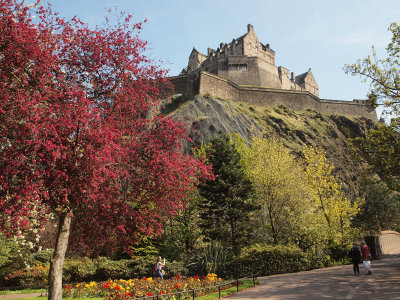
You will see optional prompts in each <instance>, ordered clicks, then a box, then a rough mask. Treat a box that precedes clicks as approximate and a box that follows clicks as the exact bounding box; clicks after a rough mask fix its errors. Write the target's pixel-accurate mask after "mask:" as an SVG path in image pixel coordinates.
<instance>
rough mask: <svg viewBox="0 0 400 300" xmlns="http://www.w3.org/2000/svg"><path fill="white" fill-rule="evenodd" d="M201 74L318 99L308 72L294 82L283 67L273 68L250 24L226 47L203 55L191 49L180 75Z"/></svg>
mask: <svg viewBox="0 0 400 300" xmlns="http://www.w3.org/2000/svg"><path fill="white" fill-rule="evenodd" d="M201 71H206V72H209V73H211V74H215V75H217V76H220V77H222V78H225V79H228V80H230V81H232V82H233V83H235V84H237V85H251V86H260V87H267V88H275V89H284V90H303V91H309V92H310V93H312V94H314V95H315V96H317V97H318V93H319V92H318V85H317V82H316V80H315V78H314V76H313V75H312V73H311V70H309V71H308V72H306V73H304V74H301V75H299V76H297V77H295V78H294V75H293V76H291V75H290V71H289V70H288V69H286V68H284V67H281V66H280V67H277V66H275V52H274V51H273V50H272V49H271V48H270V45H269V44H265V45H264V44H262V43H261V42H260V41H259V39H258V37H257V35H256V33H255V31H254V27H253V25H251V24H248V25H247V33H245V34H244V35H242V36H240V37H238V38H236V39H233V40H232V41H231V42H230V43H220V44H219V47H218V48H217V49H216V50H214V49H212V48H208V49H207V55H204V54H202V53H200V52H198V51H197V50H196V49H195V48H193V50H192V52H191V53H190V56H189V62H188V66H187V67H186V68H185V69H183V71H182V72H181V74H180V75H186V74H191V75H196V74H199V73H200V72H201Z"/></svg>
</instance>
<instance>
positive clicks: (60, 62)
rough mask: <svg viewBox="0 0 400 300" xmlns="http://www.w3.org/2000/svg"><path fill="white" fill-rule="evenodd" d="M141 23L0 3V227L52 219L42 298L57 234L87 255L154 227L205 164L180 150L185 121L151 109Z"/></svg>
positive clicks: (153, 92)
mask: <svg viewBox="0 0 400 300" xmlns="http://www.w3.org/2000/svg"><path fill="white" fill-rule="evenodd" d="M31 14H35V16H36V20H37V21H35V22H33V21H32V16H31ZM141 28H142V23H134V22H133V21H132V16H131V15H128V14H124V13H121V14H120V15H119V17H118V22H117V23H116V25H112V24H111V22H110V21H107V20H106V23H105V25H104V27H103V28H99V27H97V28H95V29H90V28H89V26H88V25H87V24H85V23H83V22H81V21H80V20H79V19H77V18H73V19H72V20H70V21H66V20H64V19H62V18H61V17H59V15H58V14H57V13H54V12H52V11H51V10H50V9H46V8H45V7H34V8H30V7H27V6H24V3H23V1H18V0H4V1H1V2H0V98H1V99H0V170H1V173H0V212H1V213H0V229H1V230H2V231H4V232H6V234H8V235H11V234H18V233H20V232H21V231H23V230H25V229H26V228H28V227H29V226H30V225H31V224H35V223H34V220H35V221H36V222H37V226H40V225H41V224H42V223H43V222H44V221H46V220H47V219H48V218H49V217H52V218H54V220H55V221H56V222H58V224H59V226H58V235H57V240H56V245H55V252H54V256H53V258H52V262H51V268H50V277H49V285H50V288H49V298H50V299H58V298H60V297H61V275H62V274H61V269H62V264H63V260H64V256H65V251H66V249H67V245H68V241H70V245H71V246H72V247H77V248H80V249H82V250H83V251H85V252H86V253H87V254H93V255H96V254H98V253H99V252H100V251H103V252H104V253H109V252H112V251H113V250H114V249H115V247H116V246H122V247H125V248H126V249H128V246H129V245H132V244H134V243H135V242H136V239H137V237H138V236H139V235H140V234H146V235H149V234H151V233H159V232H160V229H161V221H162V220H163V218H164V216H166V215H171V214H175V213H176V212H177V211H178V210H179V209H181V208H182V207H183V206H184V202H183V201H182V199H183V198H184V195H185V193H186V190H188V189H192V188H193V184H195V183H196V181H197V178H198V177H199V176H201V175H206V174H207V173H208V168H207V167H206V166H205V165H204V164H203V163H202V162H201V161H199V160H197V159H194V158H193V157H190V156H187V155H183V154H182V153H181V152H180V149H179V148H180V141H181V140H183V139H186V138H187V132H186V129H185V126H184V125H183V124H180V123H177V122H175V121H174V120H172V119H171V118H168V117H165V116H163V115H157V114H151V111H152V109H153V108H154V107H155V104H157V101H158V99H160V98H161V97H165V96H166V93H168V92H169V91H170V85H169V83H168V82H167V81H166V80H165V78H164V76H165V71H164V70H162V69H160V68H159V67H158V66H157V65H155V64H154V63H153V62H152V61H151V60H150V59H149V58H147V57H146V56H145V54H144V51H145V50H146V42H145V41H142V40H141V39H140V38H139V35H138V34H139V33H140V30H141ZM150 115H152V117H149V116H150ZM70 233H71V234H70Z"/></svg>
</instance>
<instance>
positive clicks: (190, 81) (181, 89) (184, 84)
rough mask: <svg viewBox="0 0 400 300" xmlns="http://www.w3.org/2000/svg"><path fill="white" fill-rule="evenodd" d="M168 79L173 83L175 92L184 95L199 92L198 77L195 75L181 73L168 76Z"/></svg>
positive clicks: (191, 95)
mask: <svg viewBox="0 0 400 300" xmlns="http://www.w3.org/2000/svg"><path fill="white" fill-rule="evenodd" d="M169 80H170V81H171V83H172V84H173V85H174V88H175V93H176V94H182V95H184V96H185V97H193V96H194V95H197V94H199V79H198V77H195V76H190V75H183V76H175V77H170V78H169Z"/></svg>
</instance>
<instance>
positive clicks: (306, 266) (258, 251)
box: [226, 244, 335, 278]
mask: <svg viewBox="0 0 400 300" xmlns="http://www.w3.org/2000/svg"><path fill="white" fill-rule="evenodd" d="M334 264H335V263H334V262H333V261H332V260H331V259H330V257H329V256H323V257H311V256H308V255H307V254H305V253H303V252H302V251H301V249H299V248H297V247H295V246H283V245H276V246H272V245H260V244H255V245H252V246H250V247H247V248H244V249H242V251H241V253H240V256H239V257H237V258H235V259H234V260H233V261H232V262H231V263H229V264H228V265H227V271H226V273H227V274H230V276H229V277H236V278H241V277H245V276H249V275H252V274H258V275H259V276H267V275H273V274H283V273H293V272H299V271H306V270H311V269H316V268H323V267H327V266H332V265H334Z"/></svg>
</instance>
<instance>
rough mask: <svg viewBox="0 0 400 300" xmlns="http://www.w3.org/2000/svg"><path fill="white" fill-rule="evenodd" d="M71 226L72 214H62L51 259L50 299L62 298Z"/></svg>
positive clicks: (57, 299) (58, 299)
mask: <svg viewBox="0 0 400 300" xmlns="http://www.w3.org/2000/svg"><path fill="white" fill-rule="evenodd" d="M70 228H71V216H70V214H63V215H61V216H60V220H59V224H58V232H57V240H56V245H55V247H54V253H53V257H52V258H51V260H50V270H49V296H48V299H49V300H61V299H62V269H63V264H64V259H65V253H66V252H67V247H68V238H69V232H70Z"/></svg>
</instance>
